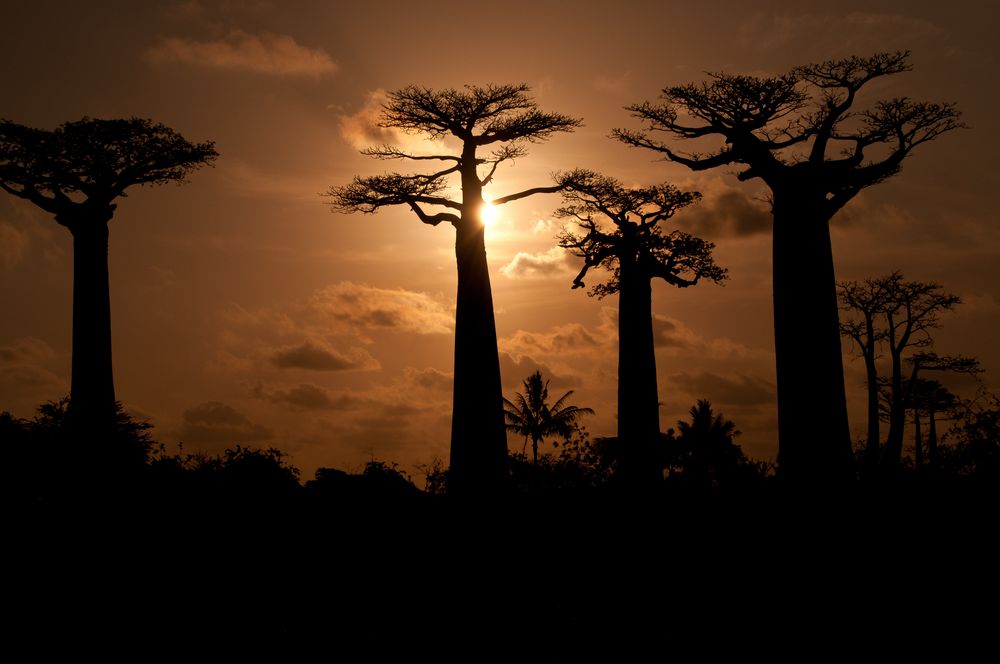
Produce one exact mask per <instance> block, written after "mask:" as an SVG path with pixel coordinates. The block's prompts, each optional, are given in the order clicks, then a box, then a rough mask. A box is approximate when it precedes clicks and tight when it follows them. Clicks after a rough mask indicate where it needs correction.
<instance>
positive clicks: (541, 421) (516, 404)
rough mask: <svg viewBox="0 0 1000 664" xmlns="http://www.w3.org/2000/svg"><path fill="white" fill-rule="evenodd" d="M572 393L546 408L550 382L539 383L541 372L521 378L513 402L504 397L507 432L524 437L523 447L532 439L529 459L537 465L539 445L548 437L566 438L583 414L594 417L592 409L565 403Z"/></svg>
mask: <svg viewBox="0 0 1000 664" xmlns="http://www.w3.org/2000/svg"><path fill="white" fill-rule="evenodd" d="M571 396H573V390H569V391H568V392H566V394H564V395H562V396H561V397H559V399H557V400H556V402H555V403H554V404H552V405H551V406H550V405H549V381H545V382H544V383H543V382H542V372H541V371H536V372H535V373H533V374H531V375H530V376H528V377H527V378H525V379H524V392H518V393H517V394H515V395H514V400H513V401H510V400H509V399H507V398H504V400H503V403H504V417H506V419H507V430H508V431H510V432H512V433H516V434H518V435H519V436H524V443H525V445H527V444H528V440H529V439H530V440H531V458H532V461H533V462H534V463H535V464H537V463H538V443H540V442H542V440H544V439H545V438H547V437H548V436H563V437H564V438H565V437H569V436H570V435H572V434H573V432H574V431H576V428H577V421H578V420H579V419H580V417H581V416H583V415H593V414H594V410H593V409H592V408H581V407H579V406H571V405H569V404H568V403H567V400H568V399H569V398H570V397H571Z"/></svg>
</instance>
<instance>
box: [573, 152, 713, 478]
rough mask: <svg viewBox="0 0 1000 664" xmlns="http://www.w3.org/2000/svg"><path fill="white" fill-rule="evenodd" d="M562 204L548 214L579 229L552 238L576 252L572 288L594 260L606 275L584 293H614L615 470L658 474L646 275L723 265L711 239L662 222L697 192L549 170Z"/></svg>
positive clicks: (692, 272) (697, 277)
mask: <svg viewBox="0 0 1000 664" xmlns="http://www.w3.org/2000/svg"><path fill="white" fill-rule="evenodd" d="M557 181H558V182H559V184H560V186H562V187H563V193H562V197H563V206H562V207H561V208H559V209H558V210H557V211H556V216H557V217H560V218H565V219H570V220H572V221H573V222H575V223H576V225H577V226H578V227H579V229H580V231H581V233H574V232H570V231H566V232H564V233H562V234H561V235H560V236H559V245H560V246H561V247H563V248H565V249H567V250H569V251H570V252H571V253H572V254H574V255H576V256H579V257H580V258H582V259H583V268H582V269H581V270H580V273H579V274H578V275H577V277H576V278H575V279H574V280H573V288H582V287H584V286H585V284H584V282H583V279H584V277H585V276H586V275H587V273H588V271H590V270H591V269H592V268H595V267H600V268H604V269H605V270H607V271H609V272H610V273H611V278H610V279H609V280H608V281H606V282H604V283H602V284H598V285H596V286H594V287H593V288H592V289H591V295H596V296H598V297H604V296H606V295H611V294H617V295H618V440H619V443H620V445H621V458H620V461H619V469H620V472H621V473H622V474H623V475H624V476H625V478H626V479H627V480H628V481H630V482H635V483H638V484H647V483H649V482H652V481H655V480H657V479H661V478H662V475H661V473H660V469H659V466H658V464H657V460H656V451H655V450H656V442H657V439H658V437H659V434H660V414H659V397H658V394H657V385H656V355H655V352H654V343H653V312H652V281H653V279H654V278H659V279H662V280H663V281H665V282H666V283H668V284H670V285H671V286H675V287H678V288H687V287H688V286H694V285H695V284H697V283H698V282H699V281H701V280H702V279H707V280H709V281H714V282H717V283H718V282H721V281H722V280H723V279H725V278H726V270H724V269H723V268H720V267H718V266H717V265H716V264H715V262H714V260H713V259H712V249H713V248H714V245H713V244H712V243H711V242H706V241H705V240H702V239H700V238H697V237H695V236H693V235H690V234H688V233H683V232H681V231H678V230H674V231H670V232H667V231H664V230H663V227H662V222H664V221H667V220H668V219H670V218H671V217H673V216H674V213H675V212H677V211H678V210H680V209H681V208H684V207H686V206H687V205H690V204H691V203H692V202H694V201H695V200H697V199H698V198H699V194H697V193H693V192H684V191H680V190H678V189H676V188H675V187H673V186H671V185H669V184H660V185H655V186H651V187H637V188H628V187H625V186H623V185H622V184H621V183H620V182H618V181H617V180H615V179H613V178H610V177H607V176H603V175H600V174H598V173H595V172H593V171H585V170H576V171H572V172H569V173H564V174H561V175H558V176H557Z"/></svg>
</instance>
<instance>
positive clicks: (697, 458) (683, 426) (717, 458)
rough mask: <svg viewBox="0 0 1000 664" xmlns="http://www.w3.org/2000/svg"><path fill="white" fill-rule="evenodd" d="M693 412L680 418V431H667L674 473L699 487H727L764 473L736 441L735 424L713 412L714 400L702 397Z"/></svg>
mask: <svg viewBox="0 0 1000 664" xmlns="http://www.w3.org/2000/svg"><path fill="white" fill-rule="evenodd" d="M690 414H691V420H690V421H689V422H687V421H684V420H678V422H677V434H675V435H671V434H673V432H672V431H671V432H669V433H668V440H667V447H668V450H672V453H671V454H670V457H671V458H669V463H668V469H669V470H670V471H671V474H675V473H676V474H677V475H679V477H680V478H681V479H683V480H684V481H686V482H690V483H693V484H695V485H700V486H727V485H731V484H733V483H734V482H739V481H741V480H744V479H749V478H751V477H756V478H760V477H763V476H764V474H765V469H764V466H763V465H762V464H759V463H756V462H753V461H751V460H750V459H748V458H747V457H746V455H744V454H743V450H742V449H740V446H739V445H737V444H736V442H735V439H736V437H737V436H739V435H740V432H739V431H738V430H737V429H736V424H735V423H734V422H733V421H732V420H727V419H726V418H725V416H724V415H723V414H722V413H716V412H714V411H713V410H712V404H711V402H709V401H708V400H707V399H699V400H698V402H697V403H696V404H695V405H694V406H692V407H691V411H690Z"/></svg>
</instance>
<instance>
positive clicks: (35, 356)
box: [0, 337, 55, 364]
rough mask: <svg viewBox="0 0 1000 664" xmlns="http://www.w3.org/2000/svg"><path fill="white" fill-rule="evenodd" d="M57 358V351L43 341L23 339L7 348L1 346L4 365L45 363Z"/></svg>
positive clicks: (0, 352)
mask: <svg viewBox="0 0 1000 664" xmlns="http://www.w3.org/2000/svg"><path fill="white" fill-rule="evenodd" d="M53 357H55V351H54V350H52V346H50V345H48V344H47V343H45V342H44V341H42V340H41V339H36V338H34V337H23V338H21V339H15V340H14V341H12V342H11V343H9V344H8V345H6V346H0V362H3V363H4V364H25V363H35V362H44V361H46V360H50V359H52V358H53Z"/></svg>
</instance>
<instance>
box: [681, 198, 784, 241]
mask: <svg viewBox="0 0 1000 664" xmlns="http://www.w3.org/2000/svg"><path fill="white" fill-rule="evenodd" d="M676 219H677V223H678V226H679V227H680V228H682V229H684V230H686V231H688V232H690V233H692V234H694V235H703V236H705V237H707V238H720V237H749V236H751V235H758V234H762V233H769V232H771V212H770V210H768V209H767V208H766V207H765V206H764V205H762V204H761V203H760V202H757V201H754V200H753V199H751V198H750V197H749V196H747V194H746V193H744V192H743V191H742V190H740V189H736V188H732V187H726V188H724V189H723V190H722V191H720V192H718V193H714V194H713V193H711V192H709V193H707V194H706V195H705V198H704V199H703V200H702V201H701V202H700V203H698V204H695V205H692V206H691V207H689V208H687V209H686V210H684V211H683V212H681V213H679V214H678V215H677V217H676Z"/></svg>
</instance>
